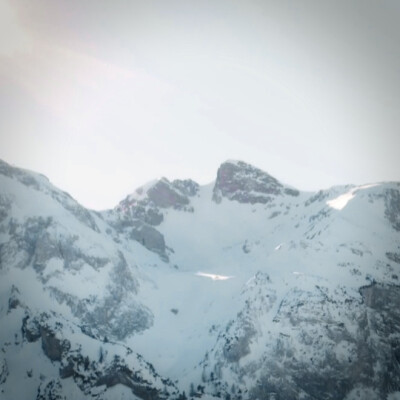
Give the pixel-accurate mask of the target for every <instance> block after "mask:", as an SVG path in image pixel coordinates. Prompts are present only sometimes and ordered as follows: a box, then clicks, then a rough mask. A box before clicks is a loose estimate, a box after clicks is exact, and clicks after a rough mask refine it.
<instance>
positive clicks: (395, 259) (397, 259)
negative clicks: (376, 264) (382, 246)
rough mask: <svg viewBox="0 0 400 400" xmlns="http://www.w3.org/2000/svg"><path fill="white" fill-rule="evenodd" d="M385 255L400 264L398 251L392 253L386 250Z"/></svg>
mask: <svg viewBox="0 0 400 400" xmlns="http://www.w3.org/2000/svg"><path fill="white" fill-rule="evenodd" d="M386 257H387V258H388V259H389V260H390V261H393V262H395V263H397V264H400V253H392V252H390V251H388V252H387V253H386Z"/></svg>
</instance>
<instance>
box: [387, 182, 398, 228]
mask: <svg viewBox="0 0 400 400" xmlns="http://www.w3.org/2000/svg"><path fill="white" fill-rule="evenodd" d="M385 217H386V218H387V219H388V220H389V222H390V223H391V224H392V227H393V229H395V230H396V231H400V191H399V190H397V189H387V190H386V191H385Z"/></svg>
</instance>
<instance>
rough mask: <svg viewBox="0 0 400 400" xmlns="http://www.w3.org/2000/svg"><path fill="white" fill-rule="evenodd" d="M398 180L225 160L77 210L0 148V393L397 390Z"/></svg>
mask: <svg viewBox="0 0 400 400" xmlns="http://www.w3.org/2000/svg"><path fill="white" fill-rule="evenodd" d="M399 221H400V183H396V182H392V183H379V184H373V185H364V186H354V185H347V186H341V187H334V188H331V189H328V190H321V191H318V192H315V193H308V192H302V191H298V190H295V189H293V188H291V187H288V186H285V185H284V184H282V183H280V182H279V181H278V180H276V179H275V178H273V177H272V176H270V175H269V174H267V173H266V172H263V171H261V170H260V169H258V168H256V167H254V166H251V165H249V164H246V163H244V162H242V161H227V162H224V163H223V164H222V165H221V166H220V168H219V169H218V172H217V177H216V180H215V182H214V183H212V184H210V185H205V186H200V185H198V184H197V183H195V182H194V181H191V180H173V181H169V180H168V179H166V178H162V179H160V180H156V181H153V182H150V183H149V184H147V185H144V186H143V187H141V188H138V189H137V190H136V191H135V192H134V193H132V194H130V195H128V196H127V197H126V198H125V199H123V200H121V202H120V203H119V204H118V205H117V206H116V207H115V208H114V209H111V210H107V211H104V212H94V211H91V210H87V209H86V208H84V207H83V206H81V205H80V204H79V203H78V202H76V201H75V200H74V199H73V198H72V197H71V196H69V195H68V194H67V193H65V192H63V191H62V190H60V189H58V188H56V187H54V186H53V185H52V184H51V183H50V182H49V181H48V179H47V178H45V177H44V176H43V175H40V174H37V173H34V172H30V171H27V170H22V169H19V168H16V167H13V166H10V165H9V164H7V163H5V162H0V275H1V278H0V326H1V329H0V349H1V352H0V398H2V399H3V398H4V399H30V398H32V397H33V398H36V399H41V400H45V399H56V400H61V399H71V398H78V399H89V398H90V399H98V400H106V399H110V400H111V399H124V398H126V399H128V398H132V399H143V400H150V399H151V400H156V399H164V400H166V399H171V400H174V399H176V400H177V399H180V400H183V399H188V398H189V399H194V398H202V399H204V400H207V399H218V398H223V399H238V400H239V399H241V400H256V399H261V398H265V399H304V400H314V399H330V400H354V399H360V398H363V399H371V400H374V399H377V400H378V399H387V400H395V399H398V398H399V396H400V374H399V371H400V335H399V331H400V285H399V276H400V236H399V233H400V222H399Z"/></svg>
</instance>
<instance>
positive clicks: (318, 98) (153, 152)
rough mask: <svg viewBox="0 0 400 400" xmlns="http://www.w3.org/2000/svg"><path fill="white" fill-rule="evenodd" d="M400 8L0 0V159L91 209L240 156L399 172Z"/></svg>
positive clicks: (202, 173) (334, 170)
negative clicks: (39, 177)
mask: <svg viewBox="0 0 400 400" xmlns="http://www.w3.org/2000/svg"><path fill="white" fill-rule="evenodd" d="M399 110H400V2H399V1H398V0H385V1H382V0H375V1H372V0H357V1H355V0H346V1H337V0H335V1H333V0H332V1H323V0H312V1H311V0H308V1H287V0H279V1H278V0H276V1H269V0H262V1H253V0H246V1H219V0H212V1H168V0H165V1H148V0H146V1H140V2H139V1H128V0H113V1H110V0H96V1H81V0H79V1H71V0H68V1H61V0H58V1H54V0H35V1H32V0H0V158H2V159H4V160H5V161H6V162H9V163H12V164H14V165H17V166H20V167H24V168H28V169H33V170H36V171H38V172H41V173H43V174H45V175H46V176H48V177H49V178H50V180H51V181H52V182H53V183H54V184H56V185H57V186H58V187H60V188H61V189H63V190H66V191H68V192H69V193H70V194H71V195H72V196H73V197H75V198H76V199H77V200H78V201H80V202H81V203H82V204H83V205H85V206H88V207H91V208H95V209H103V208H108V207H113V206H114V205H116V203H117V202H118V201H119V200H121V199H122V198H123V197H125V196H126V195H127V194H128V193H129V192H131V191H133V190H134V189H135V188H136V187H138V186H140V185H141V184H143V183H145V182H146V181H149V180H152V179H154V178H158V177H161V176H166V177H167V178H169V179H174V178H188V177H190V178H192V179H194V180H196V181H198V182H199V183H202V184H204V183H209V182H210V181H212V180H213V179H215V176H216V171H217V169H218V166H219V165H220V164H221V163H222V162H223V161H225V160H226V159H241V160H244V161H247V162H249V163H251V164H254V165H256V166H258V167H260V168H262V169H264V170H265V171H267V172H269V173H270V174H272V175H273V176H275V177H276V178H277V179H279V180H281V181H282V182H284V183H287V184H291V185H293V186H295V187H297V188H299V189H304V190H314V189H319V188H326V187H329V186H331V185H334V184H344V183H357V184H361V183H367V182H374V181H382V180H399V181H400V132H399V126H400V124H399V123H400V111H399Z"/></svg>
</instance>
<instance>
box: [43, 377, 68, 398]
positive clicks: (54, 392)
mask: <svg viewBox="0 0 400 400" xmlns="http://www.w3.org/2000/svg"><path fill="white" fill-rule="evenodd" d="M36 400H67V397H66V396H65V395H64V394H63V389H62V385H61V383H60V380H59V379H52V380H50V381H46V382H42V383H41V384H40V386H39V388H38V393H37V396H36Z"/></svg>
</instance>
